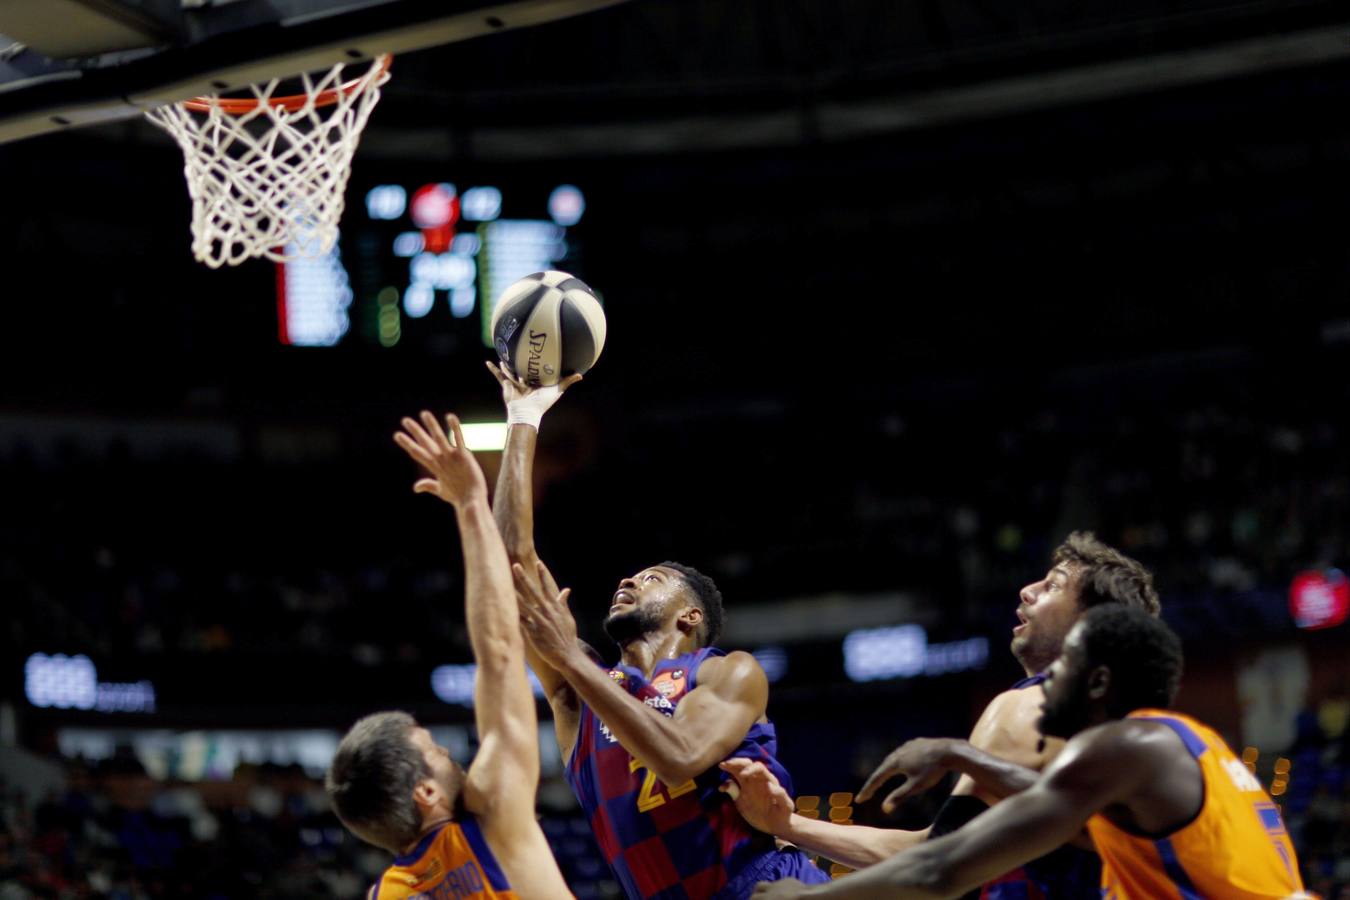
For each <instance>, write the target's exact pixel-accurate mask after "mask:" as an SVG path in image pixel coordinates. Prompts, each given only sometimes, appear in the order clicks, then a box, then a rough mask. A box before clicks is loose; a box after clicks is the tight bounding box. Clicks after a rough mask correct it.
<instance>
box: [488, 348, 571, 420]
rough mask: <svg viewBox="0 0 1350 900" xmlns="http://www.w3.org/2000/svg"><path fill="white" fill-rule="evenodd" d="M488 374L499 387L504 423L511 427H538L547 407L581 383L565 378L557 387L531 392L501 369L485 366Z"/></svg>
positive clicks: (540, 388) (518, 380) (506, 370)
mask: <svg viewBox="0 0 1350 900" xmlns="http://www.w3.org/2000/svg"><path fill="white" fill-rule="evenodd" d="M487 367H488V371H489V372H491V373H492V377H493V378H496V379H497V383H498V384H500V385H501V386H502V401H503V402H504V403H505V404H506V419H507V422H508V423H509V424H511V425H521V424H524V425H531V426H533V427H534V428H536V429H537V428H538V427H539V422H540V420H541V419H543V417H544V413H546V412H548V410H549V407H551V406H552V405H553V404H554V403H557V402H558V398H559V397H561V396H562V395H563V391H565V390H567V389H568V388H570V387H571V386H572V385H574V384H576V383H577V382H578V381H580V380H581V375H580V374H573V375H568V376H567V377H566V378H564V379H563V380H562V381H559V382H558V383H557V384H550V385H548V386H547V387H537V388H532V387H530V386H529V385H527V384H526V383H525V382H524V381H522V380H520V379H519V378H517V377H516V376H515V375H514V374H513V373H512V372H511V370H510V369H508V368H507V367H506V366H505V365H502V366H498V365H495V364H493V363H491V362H489V363H487Z"/></svg>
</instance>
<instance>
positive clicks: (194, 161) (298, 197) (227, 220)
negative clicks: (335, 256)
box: [146, 57, 389, 269]
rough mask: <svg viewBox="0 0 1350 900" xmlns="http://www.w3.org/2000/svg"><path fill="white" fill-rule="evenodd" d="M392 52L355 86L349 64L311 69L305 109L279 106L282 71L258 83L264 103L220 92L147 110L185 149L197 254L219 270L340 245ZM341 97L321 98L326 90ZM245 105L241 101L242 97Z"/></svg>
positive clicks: (315, 252) (315, 253) (314, 253)
mask: <svg viewBox="0 0 1350 900" xmlns="http://www.w3.org/2000/svg"><path fill="white" fill-rule="evenodd" d="M386 61H387V57H380V58H379V59H377V60H375V62H374V63H372V64H371V65H370V69H369V70H368V71H367V72H366V73H365V74H364V75H363V76H361V77H360V78H358V79H356V80H354V81H352V82H351V83H349V84H345V85H344V83H343V81H342V70H343V69H344V68H345V65H343V64H339V65H336V66H334V67H333V68H332V69H330V70H329V71H328V72H327V73H326V74H325V75H323V76H321V77H318V78H312V77H311V76H309V75H303V76H301V77H302V79H303V82H304V87H303V90H302V92H301V93H302V94H305V95H308V96H307V97H306V99H305V101H304V103H303V105H302V106H300V107H299V108H298V109H295V110H288V109H286V108H285V107H284V106H278V105H273V104H272V103H269V102H268V101H270V100H272V99H273V95H274V94H275V93H276V91H277V85H278V84H279V82H280V79H274V80H272V81H269V82H268V83H267V84H265V85H254V86H253V87H252V91H253V95H254V97H255V98H256V99H257V101H258V102H257V104H256V106H254V107H252V108H251V109H249V110H248V111H246V112H243V113H230V112H226V111H225V110H226V109H227V108H228V107H229V105H230V103H231V102H232V101H230V100H221V99H220V98H218V97H215V96H210V97H205V98H200V99H201V100H204V101H206V109H205V110H204V111H194V110H192V109H190V108H188V102H191V101H188V102H184V103H174V104H170V105H168V106H162V107H160V108H159V109H155V110H151V111H150V112H147V113H146V117H147V118H149V119H150V121H151V122H154V123H155V124H156V125H158V126H159V127H161V128H163V129H164V130H165V131H168V132H169V133H170V134H172V135H173V136H174V138H175V139H176V140H177V141H178V146H179V147H180V148H181V149H182V151H183V160H184V167H183V172H184V174H185V175H186V176H187V184H188V193H189V194H191V196H192V255H193V256H195V257H196V258H197V259H198V261H200V262H203V263H206V265H208V266H210V267H211V268H213V269H215V268H219V267H220V266H222V265H225V264H227V263H228V264H229V265H232V266H233V265H238V264H239V263H241V262H243V261H244V260H245V259H249V258H252V257H263V258H265V259H270V260H274V261H276V262H284V261H285V260H288V259H294V258H296V257H300V256H319V255H322V254H324V253H327V252H328V251H329V250H331V249H332V247H333V243H334V242H335V241H336V240H337V225H338V220H339V219H340V218H341V217H342V207H343V202H344V199H343V195H344V194H345V193H346V190H347V177H348V175H350V174H351V164H352V154H354V153H355V152H356V145H357V142H358V141H359V140H360V138H361V129H363V128H364V127H365V125H366V119H367V118H368V117H369V116H370V112H371V110H372V109H374V108H375V104H376V103H378V102H379V99H380V85H382V84H384V83H385V82H386V81H388V80H389V71H388V66H387V65H386ZM325 92H328V93H327V94H326V96H325V99H328V98H334V99H332V102H331V104H330V105H326V106H325V105H316V98H318V97H319V96H320V95H324V94H325ZM234 102H236V103H237V101H234Z"/></svg>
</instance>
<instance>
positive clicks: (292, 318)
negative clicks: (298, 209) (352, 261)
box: [277, 244, 352, 347]
mask: <svg viewBox="0 0 1350 900" xmlns="http://www.w3.org/2000/svg"><path fill="white" fill-rule="evenodd" d="M293 251H294V248H293V247H288V248H287V252H293ZM277 266H278V278H277V314H278V317H279V318H280V320H281V321H280V323H279V326H280V327H279V328H278V333H279V335H280V338H281V342H282V343H283V344H291V345H294V346H297V347H332V346H334V345H335V344H337V342H338V341H340V340H342V336H343V335H344V334H346V333H347V329H348V327H349V326H350V324H351V323H350V320H349V318H348V315H347V309H348V307H350V306H351V305H352V289H351V284H350V281H349V280H348V278H347V270H346V269H344V268H343V267H342V259H341V258H340V257H339V255H338V248H337V245H336V244H334V245H333V249H332V250H330V251H329V252H328V253H326V254H324V255H323V256H313V257H301V258H299V259H293V260H291V261H290V262H286V263H278V264H277Z"/></svg>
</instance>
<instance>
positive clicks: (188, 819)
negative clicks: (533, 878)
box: [0, 754, 618, 900]
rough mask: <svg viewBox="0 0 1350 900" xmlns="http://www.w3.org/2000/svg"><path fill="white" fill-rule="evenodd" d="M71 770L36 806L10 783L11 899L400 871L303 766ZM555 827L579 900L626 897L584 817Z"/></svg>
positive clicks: (555, 816)
mask: <svg viewBox="0 0 1350 900" xmlns="http://www.w3.org/2000/svg"><path fill="white" fill-rule="evenodd" d="M64 770H65V771H64V778H63V781H64V785H63V786H62V787H60V788H57V789H52V790H49V791H47V792H45V793H44V795H43V796H39V797H36V798H30V794H31V792H29V791H25V790H22V789H21V787H22V786H21V785H16V784H12V783H0V900H36V898H43V900H45V898H51V900H72V898H82V897H101V898H111V900H151V898H186V897H193V898H202V900H208V898H220V900H225V898H255V897H256V898H283V897H285V898H316V900H317V898H335V900H354V898H357V897H360V896H363V895H364V893H365V892H366V891H367V890H368V889H369V888H370V885H371V884H373V883H374V881H375V879H376V878H377V877H378V875H379V873H380V872H381V871H382V870H383V869H384V868H385V867H386V866H387V865H389V857H388V855H387V854H385V853H384V852H383V851H380V850H376V849H375V848H372V847H369V846H367V845H365V844H362V843H360V842H359V841H357V840H356V839H355V838H353V837H352V836H351V835H350V834H348V833H347V832H346V830H345V829H343V828H342V826H341V824H340V823H339V822H338V820H337V819H336V818H335V817H334V816H333V814H332V813H331V812H330V811H329V808H328V801H327V797H326V796H325V794H324V791H323V786H322V784H321V783H319V782H318V781H316V780H314V779H311V778H309V777H307V776H306V775H305V773H304V771H303V770H301V769H300V768H299V767H298V766H274V765H261V766H255V765H247V764H246V765H241V766H239V767H238V769H237V770H236V771H235V773H234V777H233V778H232V779H230V780H229V781H215V782H212V781H202V782H196V783H160V782H155V781H154V780H152V779H151V778H150V777H149V776H148V775H147V774H146V772H145V769H144V768H143V767H142V766H141V765H140V764H139V762H138V761H137V760H136V759H135V757H134V756H131V755H129V754H121V755H119V756H118V757H116V758H114V759H111V760H106V761H102V762H100V763H97V764H93V765H87V764H84V763H79V762H77V763H74V764H67V765H66V766H65V767H64ZM564 790H565V788H564ZM549 794H552V795H556V794H557V791H556V790H546V791H545V795H549ZM543 825H544V830H545V833H546V834H547V836H548V839H549V843H550V845H551V846H552V848H553V852H554V855H555V856H557V857H558V860H559V862H560V865H561V866H562V869H563V872H564V874H565V875H566V877H567V878H568V881H569V884H571V885H572V886H573V889H574V892H575V893H576V894H577V896H578V897H579V898H581V900H597V898H610V897H616V896H617V895H618V891H617V887H616V886H615V884H614V882H613V880H612V879H611V877H610V875H609V871H608V869H607V868H606V867H605V863H604V861H603V860H602V859H601V857H600V856H599V851H598V850H597V849H596V847H595V842H594V840H593V839H592V838H591V836H590V830H589V827H588V825H587V823H586V821H585V819H584V818H582V817H579V816H577V815H574V814H573V815H569V814H568V813H566V812H550V813H549V814H548V815H547V816H545V818H544V819H543Z"/></svg>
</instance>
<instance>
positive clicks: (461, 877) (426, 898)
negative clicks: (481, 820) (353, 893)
mask: <svg viewBox="0 0 1350 900" xmlns="http://www.w3.org/2000/svg"><path fill="white" fill-rule="evenodd" d="M366 898H367V900H404V898H417V900H470V898H471V900H516V892H515V891H513V890H511V885H509V884H507V883H506V876H505V875H504V874H503V873H502V870H501V867H500V866H499V865H497V860H496V858H495V857H494V856H493V855H492V848H490V847H489V846H488V844H487V841H486V840H485V839H484V838H483V832H482V829H480V828H479V827H478V821H477V820H476V819H474V818H473V816H472V815H468V814H465V816H464V818H463V819H461V820H457V821H454V822H446V823H445V824H444V825H442V826H440V827H439V828H437V829H435V830H434V831H430V832H428V833H427V834H426V835H425V836H424V837H423V838H422V840H420V841H418V842H417V846H416V847H414V848H413V849H412V850H411V851H410V852H408V853H406V854H404V855H402V856H396V857H394V864H393V865H392V866H390V867H389V868H387V869H385V870H384V874H383V875H381V876H380V880H379V881H378V882H376V883H375V886H374V887H372V888H371V889H370V892H369V893H368V894H367V895H366Z"/></svg>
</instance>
